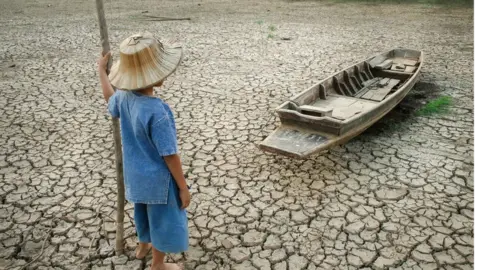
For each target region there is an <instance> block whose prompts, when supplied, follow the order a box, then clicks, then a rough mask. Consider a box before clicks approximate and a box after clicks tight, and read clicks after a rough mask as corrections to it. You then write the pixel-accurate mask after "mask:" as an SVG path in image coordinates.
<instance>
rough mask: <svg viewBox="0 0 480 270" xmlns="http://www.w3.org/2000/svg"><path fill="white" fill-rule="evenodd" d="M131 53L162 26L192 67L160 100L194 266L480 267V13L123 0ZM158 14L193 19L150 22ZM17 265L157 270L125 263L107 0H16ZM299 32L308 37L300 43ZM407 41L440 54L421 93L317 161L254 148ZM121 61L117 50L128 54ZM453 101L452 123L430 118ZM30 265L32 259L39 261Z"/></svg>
mask: <svg viewBox="0 0 480 270" xmlns="http://www.w3.org/2000/svg"><path fill="white" fill-rule="evenodd" d="M105 8H106V13H107V22H108V26H109V31H110V32H109V34H110V40H111V42H112V47H113V48H114V52H116V49H117V47H118V44H119V42H120V41H121V40H122V39H124V38H126V37H127V36H128V35H130V34H132V33H135V32H137V31H141V30H149V31H151V32H153V33H154V34H156V35H158V36H159V37H162V38H165V39H169V38H172V37H175V36H176V37H178V39H179V40H180V41H181V42H184V43H185V47H186V57H185V60H184V61H183V64H182V66H181V67H180V68H179V70H178V72H177V73H175V75H174V76H172V77H171V78H169V79H168V81H167V82H166V87H165V88H163V89H162V90H160V91H158V92H157V94H158V96H160V97H162V98H164V99H165V100H166V101H167V102H168V103H169V104H170V105H171V106H172V108H173V109H174V111H175V115H176V119H177V124H178V136H179V145H180V149H181V152H182V159H183V161H184V165H185V171H186V172H188V179H189V181H190V183H192V185H193V188H192V192H193V202H192V205H191V206H190V208H189V218H190V223H189V224H190V235H191V238H190V239H191V249H190V250H189V252H188V253H187V254H184V255H176V256H173V257H171V258H169V259H170V260H174V261H184V262H185V264H186V266H187V268H188V269H262V270H265V269H275V270H280V269H289V270H300V269H309V270H312V269H357V268H363V269H386V268H389V269H437V268H440V269H473V213H474V206H473V9H468V8H442V7H435V6H424V5H367V4H356V3H338V2H327V1H312V2H309V1H292V2H284V1H273V0H270V1H266V0H264V1H240V0H238V1H222V0H219V1H213V0H205V1H198V0H195V1H153V0H138V1H127V0H118V1H117V0H116V1H106V3H105ZM142 11H148V13H143V14H147V15H154V16H168V17H191V20H190V21H168V22H160V21H145V20H142V17H141V16H142ZM0 14H1V16H0V25H1V26H0V36H1V39H0V60H1V61H0V64H1V66H0V76H1V79H0V94H1V96H0V145H1V147H0V199H1V205H0V268H4V269H25V268H29V269H40V270H42V269H105V270H106V269H134V270H138V269H147V267H148V261H145V262H143V261H139V260H135V259H134V258H133V250H134V248H135V245H136V239H135V231H134V227H133V223H132V219H131V216H132V206H131V205H129V204H128V205H127V215H126V219H125V227H126V236H127V240H126V245H127V251H128V252H127V256H119V257H116V256H114V252H113V250H114V248H113V247H114V244H115V241H114V239H115V224H114V220H115V216H116V213H115V202H116V185H115V169H114V152H113V151H114V149H113V141H112V135H111V123H110V120H109V116H108V114H107V112H106V104H105V102H104V101H103V99H102V97H101V93H100V88H99V84H98V81H97V76H96V72H95V70H96V69H95V66H96V64H95V60H96V58H97V56H98V55H99V52H100V45H99V44H100V43H99V30H98V25H97V18H96V13H95V5H94V1H93V0H91V1H81V0H77V1H70V0H69V1H66V0H60V1H53V0H34V1H20V0H19V1H8V0H2V1H0ZM285 38H289V39H290V40H284V39H285ZM392 47H410V48H414V49H421V50H424V52H425V54H426V62H425V68H424V70H423V71H422V78H421V80H420V82H419V83H418V84H417V86H416V88H415V89H414V90H413V91H412V92H411V94H410V95H409V96H408V97H407V98H406V100H404V102H403V103H402V104H400V105H399V106H398V108H396V109H395V111H394V112H393V113H391V114H389V115H388V116H386V117H385V118H384V119H383V120H382V121H381V122H379V123H378V124H376V125H375V126H373V127H372V128H370V129H369V130H367V131H366V132H365V133H363V134H362V135H361V136H359V137H357V138H355V139H354V140H352V141H351V142H349V143H348V144H346V145H344V146H339V147H335V148H334V149H332V150H331V151H329V152H327V153H324V154H321V155H316V156H313V157H311V158H310V159H308V160H303V161H302V160H292V159H289V158H285V157H281V156H275V155H271V154H266V153H263V152H261V151H260V150H258V149H257V148H256V147H255V145H254V143H257V142H259V141H261V140H262V139H263V138H264V137H265V136H266V135H268V134H269V132H271V131H273V130H274V128H275V127H276V126H277V125H278V119H277V118H276V117H275V116H274V114H273V110H274V108H275V107H276V106H277V105H279V104H280V103H281V102H283V101H285V100H286V99H288V98H290V97H291V96H293V95H294V94H295V93H298V92H300V91H302V90H304V89H305V88H306V87H308V86H310V85H312V84H313V83H315V82H316V81H318V80H321V79H323V78H325V77H327V76H328V75H329V74H332V73H334V72H335V71H338V70H341V69H342V68H344V67H346V66H348V65H350V64H352V63H355V62H357V61H359V60H362V59H364V58H366V57H368V56H371V55H373V54H375V53H378V52H381V51H385V50H387V49H390V48H392ZM115 56H117V55H115ZM440 95H450V96H452V97H453V106H452V108H451V110H450V112H449V113H448V114H443V115H433V116H429V117H422V116H415V115H413V114H412V113H411V112H412V110H413V109H415V108H416V107H418V106H419V105H421V104H422V103H425V102H427V101H428V100H430V99H432V98H434V97H436V96H440ZM29 263H30V264H29Z"/></svg>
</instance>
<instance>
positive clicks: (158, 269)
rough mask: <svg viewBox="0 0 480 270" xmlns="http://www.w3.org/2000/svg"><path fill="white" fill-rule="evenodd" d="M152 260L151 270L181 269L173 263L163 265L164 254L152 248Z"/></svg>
mask: <svg viewBox="0 0 480 270" xmlns="http://www.w3.org/2000/svg"><path fill="white" fill-rule="evenodd" d="M152 250H153V251H152V252H153V259H152V267H151V268H150V269H151V270H181V269H182V268H181V267H180V266H179V265H178V264H175V263H165V253H163V252H161V251H158V250H156V249H155V248H152Z"/></svg>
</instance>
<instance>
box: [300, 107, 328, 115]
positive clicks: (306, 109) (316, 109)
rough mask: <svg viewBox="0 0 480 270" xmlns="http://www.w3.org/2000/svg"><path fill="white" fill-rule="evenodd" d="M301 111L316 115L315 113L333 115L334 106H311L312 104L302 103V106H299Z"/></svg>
mask: <svg viewBox="0 0 480 270" xmlns="http://www.w3.org/2000/svg"><path fill="white" fill-rule="evenodd" d="M298 108H299V109H300V111H301V113H305V112H306V114H312V113H313V115H314V116H315V115H318V116H332V111H333V108H329V107H327V108H324V107H317V106H311V105H302V106H300V107H298Z"/></svg>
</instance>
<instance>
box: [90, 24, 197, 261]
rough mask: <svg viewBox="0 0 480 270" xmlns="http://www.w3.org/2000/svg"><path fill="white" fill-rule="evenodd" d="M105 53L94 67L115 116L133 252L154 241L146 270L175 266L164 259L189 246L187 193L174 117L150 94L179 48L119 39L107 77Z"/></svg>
mask: <svg viewBox="0 0 480 270" xmlns="http://www.w3.org/2000/svg"><path fill="white" fill-rule="evenodd" d="M109 57H110V53H107V54H106V55H105V56H102V57H100V59H99V60H98V72H99V76H100V82H101V85H102V89H103V96H104V98H105V100H106V101H107V102H108V110H109V112H110V114H111V115H112V116H113V117H116V118H120V124H121V131H122V145H123V161H124V167H123V170H124V178H125V191H126V192H125V193H126V199H127V200H128V201H130V202H131V203H133V204H134V220H135V226H136V230H137V235H138V239H139V242H140V243H139V245H138V247H137V250H136V257H137V258H138V259H143V258H144V257H145V256H146V255H147V253H148V252H149V250H150V247H151V246H153V260H152V266H151V270H176V269H180V266H179V265H177V264H169V263H165V262H164V259H165V254H166V253H180V252H184V251H186V250H187V249H188V225H187V215H186V210H185V208H186V207H188V205H189V204H190V192H189V190H188V186H187V183H186V180H185V178H184V175H183V171H182V165H181V162H180V157H179V155H178V154H177V153H178V150H177V140H176V129H175V120H174V116H173V114H172V111H171V110H170V107H169V106H168V105H167V104H166V103H165V102H163V101H162V100H161V99H159V98H156V97H154V95H153V87H154V86H156V87H160V86H161V85H162V83H163V81H164V80H165V78H167V77H168V76H169V75H170V74H172V73H173V72H174V71H175V69H176V68H177V66H178V65H179V63H180V60H181V58H182V48H180V47H167V46H165V45H164V44H162V43H160V41H158V40H157V39H155V38H154V37H153V36H152V34H150V33H144V34H137V35H133V36H131V37H129V38H127V39H125V40H124V41H123V42H122V43H121V44H120V61H118V62H117V63H115V64H114V65H113V67H112V70H111V73H110V75H109V76H107V73H106V66H107V62H108V59H109ZM113 87H115V88H116V89H119V90H118V91H116V92H115V91H114V90H113ZM150 243H151V244H150Z"/></svg>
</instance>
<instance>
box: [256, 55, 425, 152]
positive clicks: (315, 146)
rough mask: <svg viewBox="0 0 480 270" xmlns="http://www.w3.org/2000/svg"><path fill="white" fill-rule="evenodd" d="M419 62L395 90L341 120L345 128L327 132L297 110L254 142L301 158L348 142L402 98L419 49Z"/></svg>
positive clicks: (414, 77) (413, 78) (414, 78)
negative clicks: (257, 141)
mask: <svg viewBox="0 0 480 270" xmlns="http://www.w3.org/2000/svg"><path fill="white" fill-rule="evenodd" d="M372 58H374V57H372ZM372 58H369V59H367V60H366V61H368V60H370V59H372ZM419 62H420V64H419V65H418V68H417V69H416V71H415V72H414V73H413V74H412V75H411V76H409V78H408V79H407V80H406V81H405V82H404V84H403V85H402V86H401V88H400V89H398V90H397V91H396V92H395V93H393V94H391V95H389V96H387V97H386V98H385V99H384V100H382V101H381V102H378V104H377V105H376V106H375V107H373V108H372V109H369V110H368V111H366V112H364V113H361V114H359V115H356V116H355V117H353V118H352V119H350V120H349V121H343V123H341V124H340V130H341V129H342V128H344V129H345V130H346V131H345V132H337V133H335V132H329V130H328V129H325V126H316V125H315V123H314V122H310V123H309V122H308V121H305V120H303V119H302V120H299V117H297V115H299V114H298V113H297V112H292V113H290V114H291V115H293V117H291V116H287V117H283V118H282V116H281V117H280V118H281V123H282V124H281V126H280V127H278V128H277V129H276V130H275V131H274V132H272V133H271V134H270V135H269V136H268V137H267V138H266V139H265V140H264V141H262V142H261V143H259V144H258V145H257V146H258V147H259V148H260V149H261V150H263V151H266V152H271V153H276V154H281V155H284V156H289V157H293V158H299V159H303V158H307V157H309V156H310V155H313V154H315V153H318V152H321V151H325V150H328V149H330V148H332V147H334V146H336V145H339V144H345V143H347V142H348V141H349V140H351V139H352V138H354V137H356V136H358V135H359V134H361V133H362V132H363V131H365V130H366V129H367V128H369V127H370V126H372V125H373V124H374V123H376V122H377V121H378V120H380V119H381V118H382V117H383V116H385V115H386V114H387V113H388V112H390V111H391V110H392V109H393V108H395V107H396V106H397V105H398V104H399V103H400V102H401V101H402V100H403V99H404V98H405V96H406V95H407V94H408V93H409V92H410V90H411V89H412V88H413V86H414V85H415V84H416V83H417V81H418V80H419V77H420V70H421V68H422V66H423V53H422V52H420V56H419ZM360 63H361V62H360ZM350 68H351V67H350ZM347 69H348V68H347ZM340 72H342V71H340ZM322 82H323V81H322ZM278 111H282V110H277V113H278ZM279 114H280V113H279ZM303 118H306V119H307V120H308V119H310V118H311V119H314V117H310V118H308V117H303Z"/></svg>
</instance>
